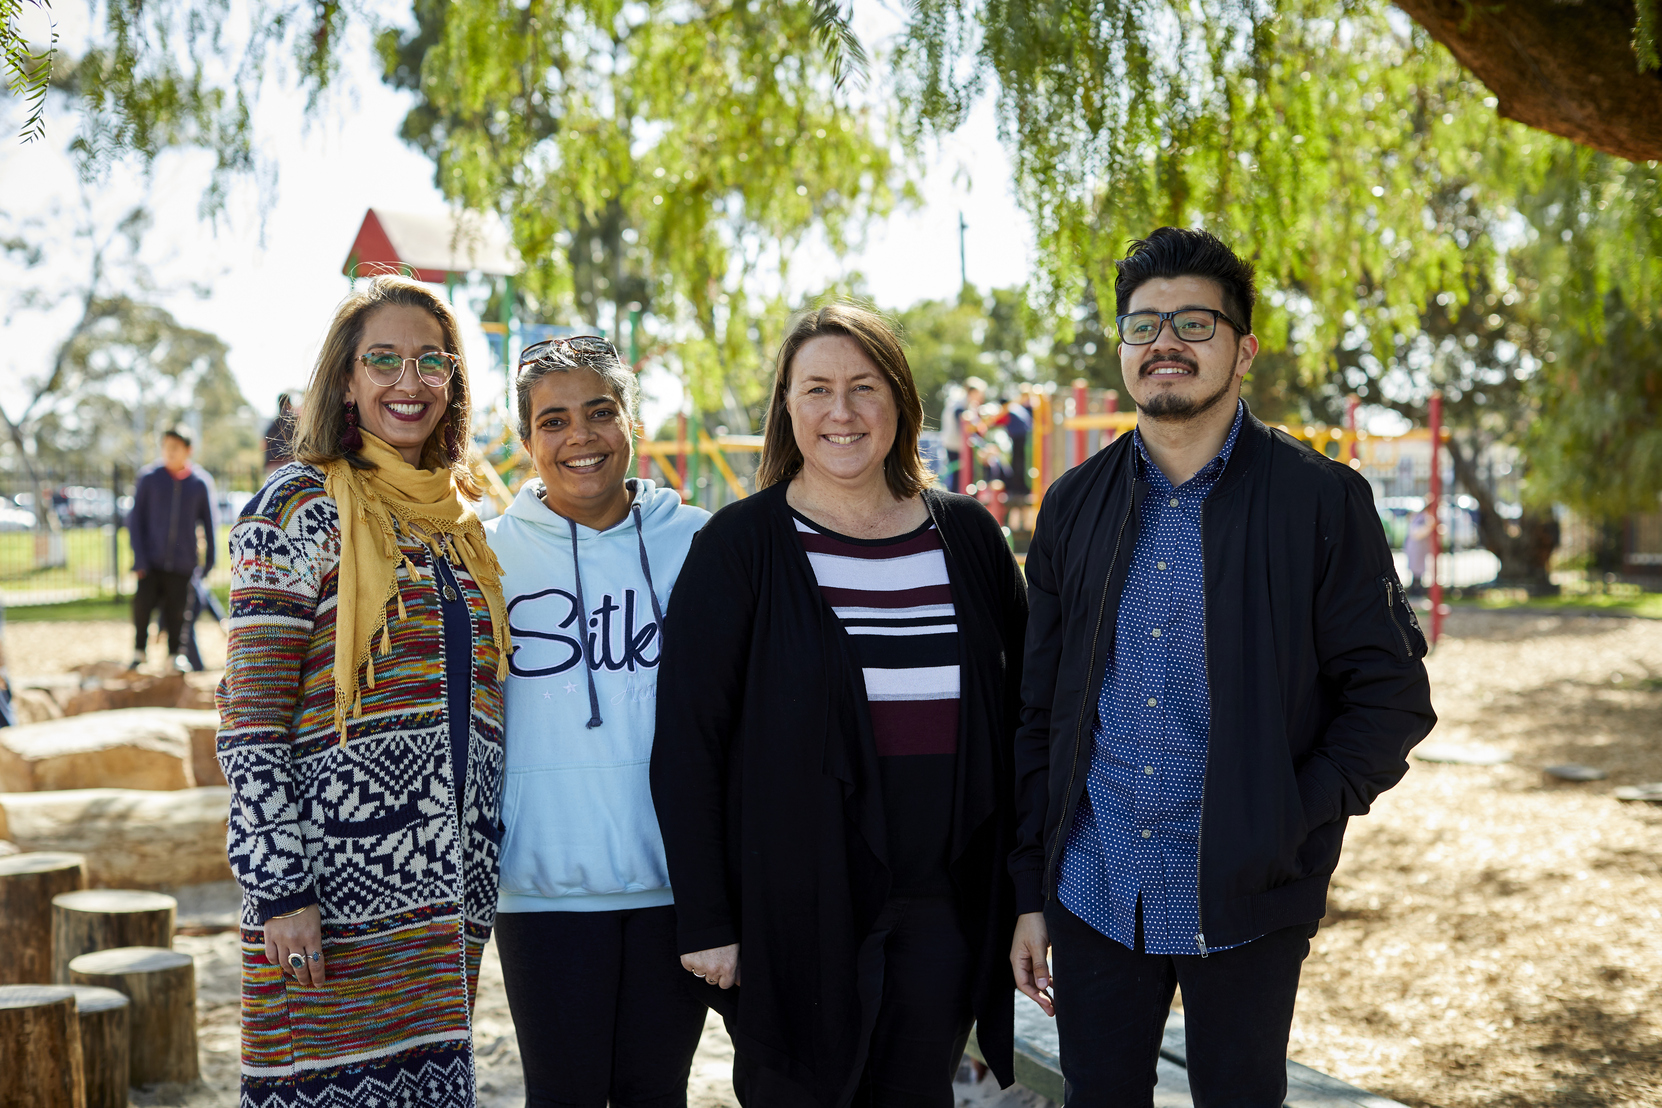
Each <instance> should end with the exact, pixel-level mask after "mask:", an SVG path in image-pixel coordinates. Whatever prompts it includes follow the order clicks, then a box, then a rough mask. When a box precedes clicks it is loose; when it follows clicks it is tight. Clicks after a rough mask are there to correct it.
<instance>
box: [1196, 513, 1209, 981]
mask: <svg viewBox="0 0 1662 1108" xmlns="http://www.w3.org/2000/svg"><path fill="white" fill-rule="evenodd" d="M1208 643H1209V640H1208V637H1207V629H1206V501H1204V500H1203V501H1201V503H1200V669H1201V673H1202V674H1203V675H1204V676H1205V677H1206V700H1207V712H1206V756H1205V757H1204V758H1202V759H1201V760H1200V824H1199V827H1198V828H1197V829H1196V831H1195V946H1197V947H1199V948H1200V956H1201V957H1202V958H1204V957H1206V924H1205V921H1204V920H1203V919H1202V918H1201V911H1200V863H1201V858H1202V857H1203V853H1202V852H1203V851H1204V850H1205V849H1206V770H1207V768H1208V767H1209V766H1211V764H1212V712H1211V700H1212V658H1211V651H1210V650H1209V649H1208Z"/></svg>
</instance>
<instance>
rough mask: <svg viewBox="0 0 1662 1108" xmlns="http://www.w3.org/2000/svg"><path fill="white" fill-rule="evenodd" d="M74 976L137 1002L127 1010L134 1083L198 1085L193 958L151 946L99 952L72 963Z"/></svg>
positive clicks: (80, 981) (70, 971)
mask: <svg viewBox="0 0 1662 1108" xmlns="http://www.w3.org/2000/svg"><path fill="white" fill-rule="evenodd" d="M69 977H70V980H71V981H73V982H74V983H75V984H77V985H99V986H102V987H103V988H106V989H114V990H116V991H117V992H119V993H121V994H123V995H125V996H126V997H127V999H128V1000H131V1001H132V1002H133V1003H132V1007H131V1008H129V1009H128V1010H127V1029H128V1044H129V1046H128V1049H129V1059H130V1063H131V1071H130V1074H129V1076H128V1080H129V1081H130V1082H131V1083H132V1084H134V1085H151V1084H154V1083H156V1082H158V1081H179V1082H189V1081H195V1080H196V1078H197V1074H198V1072H199V1070H198V1068H197V1063H196V968H195V963H193V962H192V961H191V958H190V955H188V954H182V953H180V952H178V951H176V950H163V949H160V948H158V947H149V946H125V947H118V948H116V949H115V950H100V951H96V952H94V953H92V954H83V955H81V956H80V957H79V958H76V959H75V960H74V961H72V962H70V963H69Z"/></svg>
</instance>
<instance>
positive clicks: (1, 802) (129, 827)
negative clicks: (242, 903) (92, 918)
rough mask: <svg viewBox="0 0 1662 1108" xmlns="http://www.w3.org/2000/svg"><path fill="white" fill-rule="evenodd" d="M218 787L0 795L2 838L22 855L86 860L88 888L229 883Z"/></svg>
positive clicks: (225, 792) (225, 796)
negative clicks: (69, 854)
mask: <svg viewBox="0 0 1662 1108" xmlns="http://www.w3.org/2000/svg"><path fill="white" fill-rule="evenodd" d="M230 803H231V791H230V790H229V789H227V788H225V787H224V786H222V785H221V786H209V787H205V788H195V789H182V790H178V791H174V792H153V791H149V790H141V789H72V790H68V791H64V792H36V793H0V811H3V812H4V816H5V819H4V821H3V822H4V825H5V827H6V828H9V833H8V832H7V831H0V834H5V835H6V837H7V838H10V839H11V840H12V841H13V842H15V843H17V845H18V846H20V847H22V848H23V849H24V850H26V851H28V850H54V851H73V852H76V853H80V854H85V855H86V856H87V881H88V884H89V885H90V886H91V887H93V888H120V889H161V890H168V889H174V888H177V887H179V886H181V885H195V884H199V883H201V882H204V881H226V880H229V879H230V878H231V867H230V863H229V862H227V861H226V858H225V820H226V815H227V813H228V811H229V807H230Z"/></svg>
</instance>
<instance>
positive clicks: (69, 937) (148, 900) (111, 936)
mask: <svg viewBox="0 0 1662 1108" xmlns="http://www.w3.org/2000/svg"><path fill="white" fill-rule="evenodd" d="M178 907H179V902H178V901H176V900H174V899H173V898H172V897H171V896H167V895H165V894H163V893H149V892H140V891H138V890H137V889H84V890H82V891H81V892H75V893H62V894H60V895H58V896H56V897H54V898H53V899H52V980H53V981H55V982H57V983H59V984H61V985H67V984H68V983H69V963H70V961H71V960H72V959H74V958H79V957H80V956H81V955H83V954H88V953H90V952H92V951H94V950H113V949H114V948H116V947H118V946H157V947H161V948H162V949H164V950H167V949H170V948H171V947H172V946H173V918H174V913H175V912H176V911H177V910H178Z"/></svg>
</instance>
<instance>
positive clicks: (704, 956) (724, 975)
mask: <svg viewBox="0 0 1662 1108" xmlns="http://www.w3.org/2000/svg"><path fill="white" fill-rule="evenodd" d="M681 967H682V968H683V969H687V970H691V971H692V972H693V973H694V974H696V975H697V976H699V977H702V978H703V979H704V980H705V981H706V982H708V983H709V984H711V985H717V986H720V987H721V988H723V989H731V988H732V987H733V986H734V985H737V984H738V983H739V944H738V943H731V944H729V945H727V946H717V947H711V948H710V949H709V950H699V951H695V952H694V953H692V954H683V955H681Z"/></svg>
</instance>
